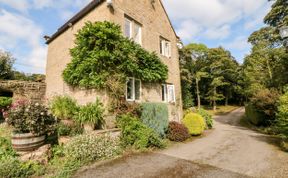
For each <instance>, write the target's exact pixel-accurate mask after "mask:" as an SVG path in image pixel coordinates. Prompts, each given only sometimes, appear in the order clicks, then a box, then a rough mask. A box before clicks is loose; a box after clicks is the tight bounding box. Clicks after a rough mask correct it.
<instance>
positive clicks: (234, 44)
mask: <svg viewBox="0 0 288 178" xmlns="http://www.w3.org/2000/svg"><path fill="white" fill-rule="evenodd" d="M223 46H225V47H226V48H228V49H237V50H240V51H242V50H247V49H250V47H251V45H250V44H249V43H248V42H247V37H246V36H238V37H236V38H235V39H233V40H232V41H231V42H228V43H224V44H223Z"/></svg>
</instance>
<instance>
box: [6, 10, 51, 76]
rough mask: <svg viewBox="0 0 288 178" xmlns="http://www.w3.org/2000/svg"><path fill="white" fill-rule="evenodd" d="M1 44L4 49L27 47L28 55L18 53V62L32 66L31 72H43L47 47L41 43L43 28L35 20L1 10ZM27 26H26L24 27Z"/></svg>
mask: <svg viewBox="0 0 288 178" xmlns="http://www.w3.org/2000/svg"><path fill="white" fill-rule="evenodd" d="M0 21H1V26H0V39H1V40H0V46H1V48H3V49H4V50H8V51H9V50H13V49H12V48H17V47H19V48H21V47H22V48H23V47H27V48H29V49H31V50H30V51H28V52H27V54H26V55H24V56H23V55H20V56H19V55H18V54H15V56H17V57H18V59H17V62H18V63H22V64H25V65H27V66H31V69H32V70H31V72H40V73H43V72H44V69H45V61H46V47H45V46H44V45H43V44H42V43H41V41H40V39H41V38H42V29H41V28H40V27H38V26H37V25H36V24H35V23H34V22H33V21H31V20H30V19H28V18H25V17H23V16H21V15H18V14H15V13H11V12H8V11H5V10H2V11H1V12H0ZM24 27H25V28H24Z"/></svg>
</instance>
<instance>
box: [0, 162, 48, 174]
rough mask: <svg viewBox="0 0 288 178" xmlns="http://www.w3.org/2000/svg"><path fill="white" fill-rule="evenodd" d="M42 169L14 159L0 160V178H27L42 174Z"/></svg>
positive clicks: (32, 163)
mask: <svg viewBox="0 0 288 178" xmlns="http://www.w3.org/2000/svg"><path fill="white" fill-rule="evenodd" d="M43 169H44V168H43V167H42V166H41V165H39V164H36V163H34V162H20V161H19V160H18V159H17V158H14V157H4V158H0V177H3V178H15V177H17V178H28V177H31V176H32V175H34V174H36V173H38V174H41V172H43Z"/></svg>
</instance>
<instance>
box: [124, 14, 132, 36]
mask: <svg viewBox="0 0 288 178" xmlns="http://www.w3.org/2000/svg"><path fill="white" fill-rule="evenodd" d="M124 35H125V37H127V38H129V39H131V38H132V21H131V20H130V19H128V18H125V27H124Z"/></svg>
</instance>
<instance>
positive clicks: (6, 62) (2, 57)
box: [0, 50, 15, 80]
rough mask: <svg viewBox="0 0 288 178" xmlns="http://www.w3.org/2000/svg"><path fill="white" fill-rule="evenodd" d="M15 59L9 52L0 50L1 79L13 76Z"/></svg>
mask: <svg viewBox="0 0 288 178" xmlns="http://www.w3.org/2000/svg"><path fill="white" fill-rule="evenodd" d="M14 61H15V59H14V58H13V57H12V55H11V54H10V53H8V52H4V51H1V50H0V79H2V80H3V79H11V78H12V77H13V64H14Z"/></svg>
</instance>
